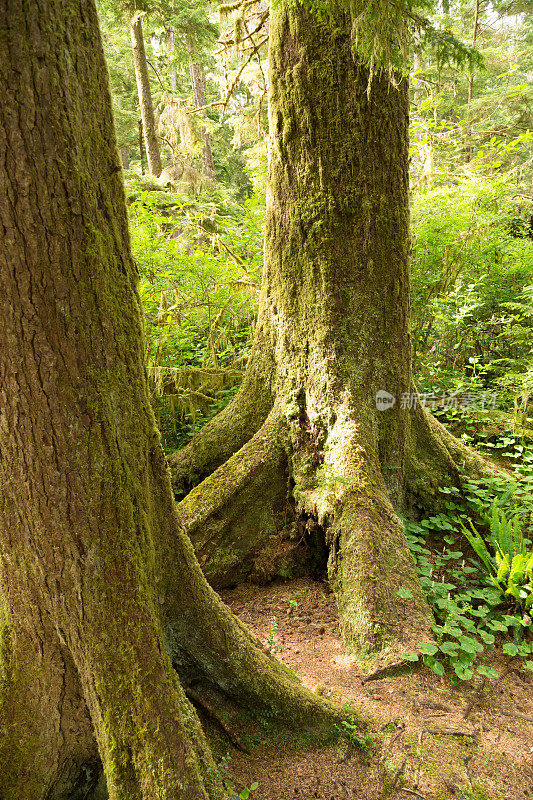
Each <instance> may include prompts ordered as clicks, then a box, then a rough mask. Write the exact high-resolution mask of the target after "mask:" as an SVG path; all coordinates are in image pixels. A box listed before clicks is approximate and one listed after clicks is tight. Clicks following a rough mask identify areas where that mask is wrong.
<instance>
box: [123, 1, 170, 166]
mask: <svg viewBox="0 0 533 800" xmlns="http://www.w3.org/2000/svg"><path fill="white" fill-rule="evenodd" d="M130 34H131V46H132V48H133V63H134V65H135V78H136V80H137V92H138V94H139V107H140V109H141V117H142V125H143V132H144V144H145V147H146V156H147V159H148V171H149V173H150V174H151V175H155V176H156V178H157V176H158V175H160V174H161V169H162V167H161V154H160V152H159V142H158V141H157V129H156V125H155V115H154V104H153V102H152V91H151V89H150V78H149V76H148V64H147V61H146V52H145V49H144V37H143V28H142V20H141V17H140V16H137V17H135V18H134V20H133V22H132V23H131V26H130Z"/></svg>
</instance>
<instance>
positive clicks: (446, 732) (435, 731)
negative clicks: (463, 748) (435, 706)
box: [425, 720, 533, 739]
mask: <svg viewBox="0 0 533 800" xmlns="http://www.w3.org/2000/svg"><path fill="white" fill-rule="evenodd" d="M532 721H533V720H532ZM425 733H431V735H432V736H470V737H471V738H472V739H477V737H478V735H479V734H477V733H476V732H475V731H459V730H456V729H455V728H448V729H446V728H442V729H439V728H425Z"/></svg>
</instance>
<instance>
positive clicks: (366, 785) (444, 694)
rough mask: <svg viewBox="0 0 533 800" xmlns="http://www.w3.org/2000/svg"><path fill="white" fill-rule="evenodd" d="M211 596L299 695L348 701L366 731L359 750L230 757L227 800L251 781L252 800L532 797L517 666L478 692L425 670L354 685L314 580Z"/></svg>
mask: <svg viewBox="0 0 533 800" xmlns="http://www.w3.org/2000/svg"><path fill="white" fill-rule="evenodd" d="M222 597H223V599H224V601H225V602H226V603H227V604H228V605H229V606H230V608H231V609H232V611H233V612H234V613H235V614H237V616H239V617H240V618H241V619H242V620H243V622H245V623H246V624H247V625H249V627H250V628H251V629H252V630H253V631H254V633H255V634H256V635H257V636H258V637H259V638H260V639H261V640H262V641H263V642H264V643H265V644H266V645H267V646H268V647H269V648H270V649H271V650H272V652H274V653H275V654H276V655H277V657H278V658H280V659H281V660H282V661H284V662H285V663H286V664H287V665H289V666H290V667H291V668H292V669H293V670H294V671H295V672H296V673H297V674H298V675H299V676H300V678H301V680H302V682H303V683H304V684H305V685H306V686H308V687H309V688H311V689H313V690H314V691H316V692H320V693H322V694H324V695H326V696H329V697H331V698H332V699H334V700H336V701H338V702H341V703H342V702H346V701H350V704H351V706H352V707H353V710H354V713H355V714H356V715H357V716H358V717H362V718H364V719H365V720H367V721H368V723H369V730H370V731H371V737H368V738H367V741H366V745H367V750H366V752H364V751H363V752H360V751H358V750H357V749H355V748H353V747H351V746H349V745H348V744H347V740H341V741H339V742H337V743H335V744H334V745H331V746H330V747H325V748H324V747H322V748H320V749H318V750H317V749H313V750H310V751H309V750H307V751H302V750H301V749H298V750H296V749H291V748H289V747H286V746H285V747H284V746H283V745H282V746H279V745H278V746H277V747H274V746H268V747H265V746H263V747H259V748H255V749H254V750H253V751H252V754H251V755H246V754H244V753H241V752H240V751H238V750H234V749H233V748H230V749H229V750H228V753H227V756H226V758H225V759H224V765H225V767H226V768H227V771H228V775H230V776H231V778H232V780H233V781H234V789H235V791H236V793H239V792H241V791H242V790H243V789H244V788H246V787H249V786H250V785H251V784H252V783H254V782H257V783H258V784H259V785H258V788H257V790H255V791H254V792H252V793H251V794H250V797H252V798H253V800H311V798H313V799H315V798H317V799H318V800H346V798H358V800H378V798H390V800H396V798H403V799H404V800H408V798H410V797H411V798H413V797H419V798H425V799H426V800H437V798H439V799H440V798H442V799H444V798H453V797H457V798H463V800H474V799H475V800H533V679H532V678H531V676H530V675H527V674H526V673H524V672H523V671H521V670H520V669H519V667H518V664H516V665H515V664H514V663H513V662H509V660H508V659H507V658H506V657H504V656H502V657H500V658H499V659H498V658H497V657H495V658H494V659H493V661H492V665H493V666H495V667H496V668H497V669H499V671H500V679H499V680H498V681H493V680H490V681H487V682H485V684H484V685H483V686H482V685H481V680H480V679H479V678H478V679H477V682H476V680H475V679H474V683H473V684H472V685H461V686H459V687H455V688H454V687H452V686H451V685H450V682H449V680H448V679H446V678H445V677H442V678H440V677H438V676H436V675H433V673H431V672H430V671H429V670H427V669H425V668H418V669H417V668H415V670H414V671H411V672H409V673H405V672H404V673H403V674H397V675H396V676H394V677H393V676H391V675H388V676H387V677H385V678H383V677H382V678H381V679H377V680H371V681H366V682H364V678H365V677H366V676H367V675H368V674H369V672H371V671H372V669H373V667H371V666H370V665H369V664H364V663H361V662H359V663H358V662H357V661H356V659H355V658H354V656H352V655H350V653H349V652H348V651H347V650H346V649H345V648H344V647H343V645H342V642H341V638H340V635H339V627H338V617H337V611H336V608H335V602H334V599H333V596H332V595H331V594H330V593H329V591H328V587H327V585H326V584H325V583H322V582H317V581H312V580H311V579H298V580H293V581H287V582H283V583H275V584H271V585H269V586H262V587H259V586H252V585H241V586H239V587H237V588H236V589H233V590H227V591H225V592H223V593H222ZM504 659H505V660H504ZM374 668H375V667H374Z"/></svg>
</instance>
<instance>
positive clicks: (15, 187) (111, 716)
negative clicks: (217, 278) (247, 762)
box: [0, 0, 337, 800]
mask: <svg viewBox="0 0 533 800" xmlns="http://www.w3.org/2000/svg"><path fill="white" fill-rule="evenodd" d="M0 31H2V34H1V36H0V95H1V97H2V105H1V106H0V236H1V238H2V242H3V247H2V250H1V252H0V437H1V438H2V454H1V459H0V597H1V603H0V612H1V613H0V712H1V717H0V719H1V722H0V765H1V767H0V797H2V800H28V798H31V800H67V798H68V800H78V798H79V800H81V798H84V799H85V798H88V797H90V796H91V791H92V787H93V785H94V784H95V782H96V779H97V777H98V768H99V764H100V762H101V763H102V764H103V767H104V770H105V777H106V781H107V787H108V790H109V796H110V798H111V800H125V798H128V800H156V798H157V800H185V798H186V799H187V800H197V799H200V798H202V799H203V800H205V799H206V798H209V799H210V800H214V799H215V798H222V797H225V792H224V789H223V786H222V783H221V781H220V778H219V776H218V773H217V769H216V766H215V764H214V761H213V759H212V757H211V754H210V750H209V747H208V745H207V743H206V740H205V738H204V735H203V733H202V730H201V727H200V724H199V720H198V718H197V716H196V713H195V711H194V709H193V707H192V705H191V704H190V702H189V700H188V699H187V697H186V693H185V688H187V687H190V686H191V685H194V687H195V693H196V695H198V693H201V692H202V691H211V692H217V693H218V694H217V696H218V697H219V698H222V699H226V700H227V701H228V702H233V703H234V705H235V707H236V708H237V709H250V710H259V711H260V712H261V713H262V714H263V715H266V716H268V717H269V718H270V719H272V720H276V721H279V722H284V723H286V724H287V725H291V726H295V727H297V728H301V727H312V728H313V729H314V730H316V731H317V733H319V734H320V733H324V731H327V730H328V729H329V728H330V726H331V723H332V721H333V720H334V719H335V718H337V715H336V712H334V711H332V710H331V709H330V708H329V707H328V706H327V705H326V704H325V703H324V702H323V701H322V700H320V699H319V698H316V697H315V696H314V695H312V694H311V693H309V692H306V691H305V690H303V689H301V687H300V686H299V685H298V684H297V683H296V681H295V679H294V677H293V676H292V674H291V673H290V672H289V671H288V670H286V669H285V668H284V667H283V666H282V665H281V664H280V663H279V662H277V661H276V660H275V659H274V658H273V657H271V656H270V655H268V654H267V653H265V651H264V650H263V649H262V647H261V646H260V644H259V643H258V642H257V641H256V640H255V639H254V638H253V637H252V636H251V634H250V633H249V632H248V630H247V629H246V628H245V627H244V626H243V625H241V624H240V623H239V622H238V621H237V620H235V619H234V618H233V617H232V615H231V614H230V612H229V610H228V609H227V607H226V606H224V604H223V603H221V601H220V600H219V598H218V596H217V595H216V594H215V593H214V592H213V590H212V589H211V588H210V587H209V585H208V584H207V582H206V580H205V578H204V577H203V575H202V573H201V570H200V568H199V566H198V562H197V560H196V558H195V556H194V553H193V551H192V547H191V545H190V543H189V541H188V540H187V539H186V537H185V536H184V534H183V530H182V528H181V526H180V522H179V519H178V516H177V514H176V510H175V507H174V503H173V498H172V492H171V487H170V480H169V475H168V473H167V470H166V467H165V460H164V456H163V452H162V449H161V445H160V441H159V436H158V433H157V431H156V427H155V422H154V418H153V414H152V411H151V408H150V404H149V390H148V385H147V380H146V375H145V371H144V366H143V360H142V353H143V347H142V331H141V315H140V307H139V298H138V295H137V292H136V278H137V275H136V271H135V266H134V263H133V260H132V257H131V253H130V248H129V240H128V230H127V220H126V211H125V199H124V191H123V185H122V179H121V174H120V171H121V168H120V159H119V154H118V150H117V145H116V140H115V134H114V130H113V120H112V113H111V101H110V95H109V89H108V85H107V73H106V68H105V63H104V58H103V52H102V48H101V44H100V40H99V32H98V22H97V15H96V9H95V6H94V0H47V1H46V2H44V1H43V2H40V3H39V4H35V3H34V2H31V0H10V2H9V3H7V4H3V5H2V6H0ZM184 687H185V688H184Z"/></svg>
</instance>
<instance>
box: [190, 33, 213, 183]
mask: <svg viewBox="0 0 533 800" xmlns="http://www.w3.org/2000/svg"><path fill="white" fill-rule="evenodd" d="M188 50H189V72H190V74H191V84H192V94H193V100H194V107H195V108H203V107H204V106H205V75H204V71H203V69H202V67H201V66H200V64H199V63H198V61H197V60H196V58H195V53H194V48H193V47H192V45H191V43H190V42H189V45H188ZM200 114H201V115H202V116H203V117H205V111H201V112H200ZM201 136H202V139H203V141H204V146H203V149H202V166H203V170H204V175H205V176H206V178H207V179H208V180H210V181H214V180H215V165H214V163H213V152H212V150H211V137H210V135H209V133H208V132H207V131H206V130H205V128H202V129H201Z"/></svg>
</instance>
